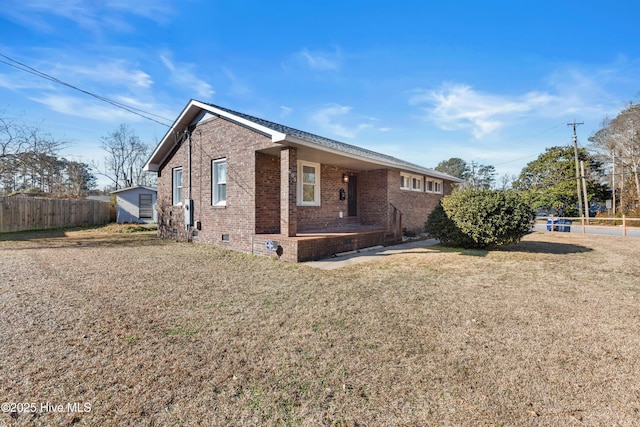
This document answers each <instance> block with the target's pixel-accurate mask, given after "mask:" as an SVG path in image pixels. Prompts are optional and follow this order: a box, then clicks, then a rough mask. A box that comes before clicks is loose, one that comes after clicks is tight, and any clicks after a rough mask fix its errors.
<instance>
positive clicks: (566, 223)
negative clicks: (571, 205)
mask: <svg viewBox="0 0 640 427" xmlns="http://www.w3.org/2000/svg"><path fill="white" fill-rule="evenodd" d="M558 224H561V225H560V226H559V227H558V231H563V232H565V233H569V232H570V231H571V220H570V219H561V220H559V221H558Z"/></svg>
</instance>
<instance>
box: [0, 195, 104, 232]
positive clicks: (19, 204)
mask: <svg viewBox="0 0 640 427" xmlns="http://www.w3.org/2000/svg"><path fill="white" fill-rule="evenodd" d="M109 220H110V204H109V203H105V202H101V201H97V200H70V199H45V198H40V197H20V196H12V197H0V233H6V232H11V231H23V230H44V229H48V228H60V227H77V226H88V225H100V224H107V223H108V222H109Z"/></svg>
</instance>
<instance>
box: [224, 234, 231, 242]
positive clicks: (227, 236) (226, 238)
mask: <svg viewBox="0 0 640 427" xmlns="http://www.w3.org/2000/svg"><path fill="white" fill-rule="evenodd" d="M222 241H223V242H227V243H228V242H229V235H228V234H223V235H222Z"/></svg>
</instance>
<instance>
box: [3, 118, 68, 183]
mask: <svg viewBox="0 0 640 427" xmlns="http://www.w3.org/2000/svg"><path fill="white" fill-rule="evenodd" d="M67 144H68V142H67V141H65V140H63V139H58V138H56V137H54V136H52V135H51V134H49V133H47V132H45V131H43V130H42V129H40V128H38V127H34V126H28V125H25V124H23V123H20V122H19V121H17V120H12V119H7V118H2V117H0V185H1V186H2V187H1V188H2V190H3V191H4V192H12V191H16V190H36V191H44V192H51V191H52V188H53V187H54V186H55V185H56V181H59V179H60V176H61V167H60V166H61V165H60V163H59V159H58V152H59V151H60V150H61V149H62V148H64V147H65V146H66V145H67Z"/></svg>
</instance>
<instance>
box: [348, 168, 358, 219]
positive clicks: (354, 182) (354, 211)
mask: <svg viewBox="0 0 640 427" xmlns="http://www.w3.org/2000/svg"><path fill="white" fill-rule="evenodd" d="M357 189H358V179H357V177H356V176H353V175H351V176H350V177H349V186H348V187H347V190H348V196H347V206H348V208H347V209H348V216H358V190H357Z"/></svg>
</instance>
